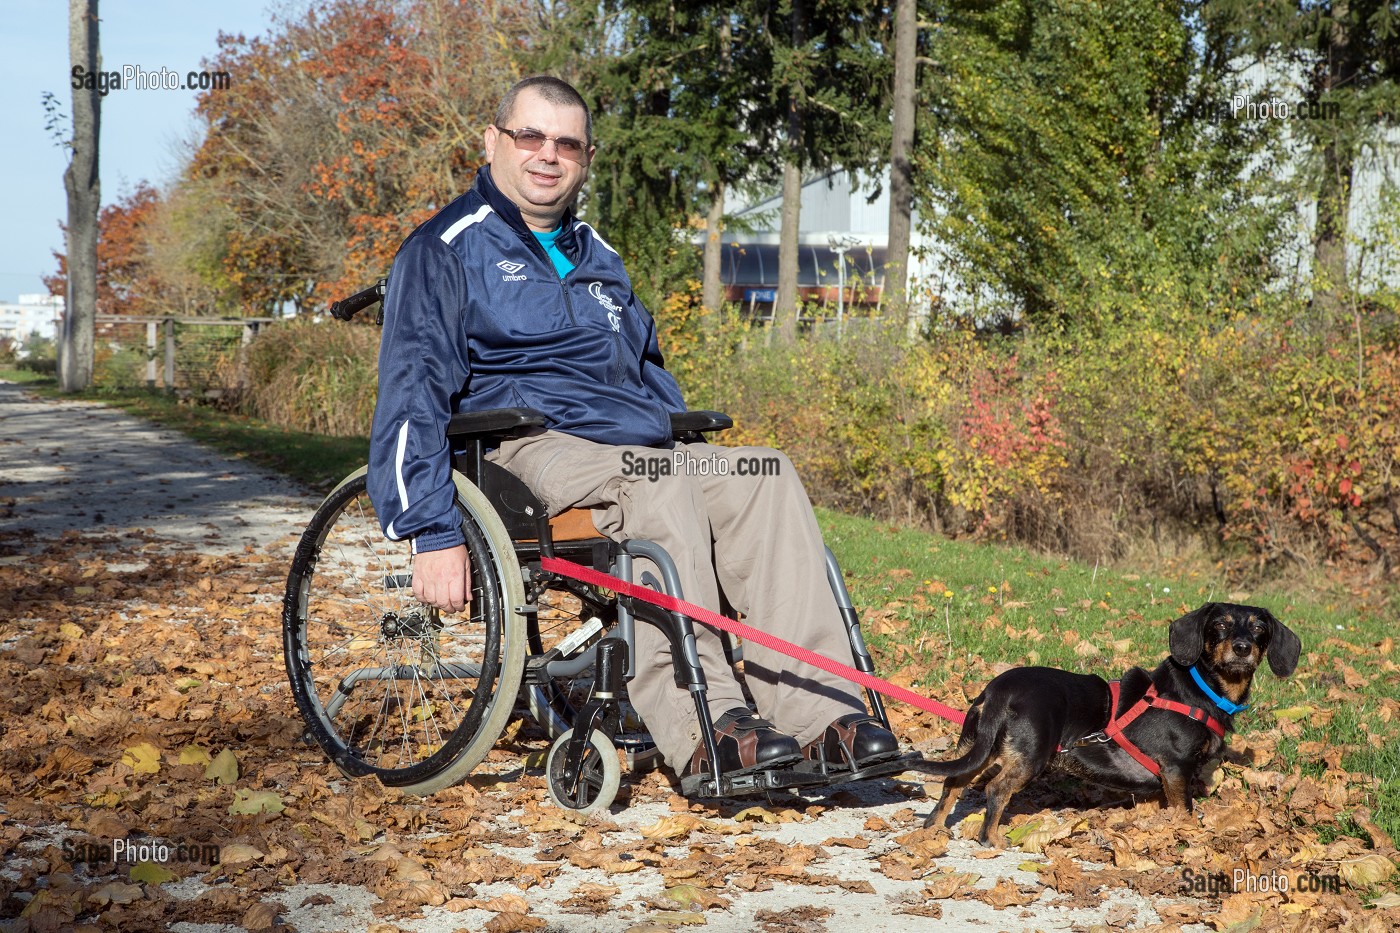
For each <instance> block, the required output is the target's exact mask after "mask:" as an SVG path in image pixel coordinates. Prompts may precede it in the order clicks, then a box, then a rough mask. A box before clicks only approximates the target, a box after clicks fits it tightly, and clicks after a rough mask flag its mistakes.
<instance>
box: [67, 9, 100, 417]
mask: <svg viewBox="0 0 1400 933" xmlns="http://www.w3.org/2000/svg"><path fill="white" fill-rule="evenodd" d="M68 57H69V64H70V65H72V66H73V67H77V66H81V67H82V68H83V70H84V72H85V73H86V74H97V73H98V72H99V70H100V67H101V66H100V63H99V61H98V52H97V0H68ZM101 100H102V98H101V96H99V93H98V91H97V89H96V88H95V87H94V88H92V89H89V88H76V89H74V91H73V158H72V160H71V161H70V162H69V163H68V170H67V171H65V172H64V173H63V187H64V189H65V190H66V191H67V192H68V242H67V245H66V247H65V248H66V251H67V254H68V292H67V296H66V297H65V301H64V312H63V333H62V335H61V338H62V339H61V346H60V347H59V354H58V375H59V385H60V387H61V388H62V389H63V391H64V392H76V391H80V390H82V389H86V388H87V387H88V385H90V384H91V383H92V342H93V325H94V322H95V320H96V316H97V211H98V208H99V207H100V206H101V202H102V192H101V188H100V185H99V182H98V172H97V140H98V133H99V129H100V117H101Z"/></svg>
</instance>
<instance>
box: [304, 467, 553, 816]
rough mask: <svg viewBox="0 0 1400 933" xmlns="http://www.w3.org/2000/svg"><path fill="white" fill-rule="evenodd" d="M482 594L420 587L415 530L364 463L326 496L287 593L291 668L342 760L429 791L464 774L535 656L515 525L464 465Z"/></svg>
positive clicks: (466, 522)
mask: <svg viewBox="0 0 1400 933" xmlns="http://www.w3.org/2000/svg"><path fill="white" fill-rule="evenodd" d="M453 478H454V480H455V481H456V484H457V507H458V510H459V512H460V513H461V517H462V530H463V533H464V534H465V536H466V542H467V552H468V555H469V557H470V560H471V572H472V600H471V603H470V604H469V605H468V607H467V608H466V609H465V610H464V611H463V612H462V613H458V614H450V615H449V614H446V613H440V612H439V611H438V610H436V609H432V608H429V607H426V606H424V605H422V604H421V603H419V602H418V601H417V600H415V599H414V598H413V586H412V579H413V565H412V554H411V551H410V546H409V543H408V542H407V541H401V542H395V541H389V540H387V539H386V538H385V537H384V535H383V533H382V531H381V530H380V524H379V519H378V517H377V515H376V514H375V511H374V507H373V505H372V504H371V503H370V500H369V496H368V495H367V494H366V492H365V471H364V469H361V470H359V471H358V472H356V473H353V474H351V475H350V476H349V477H347V478H346V479H345V480H344V481H343V482H342V483H341V484H340V485H339V486H338V487H336V489H335V490H334V491H333V492H331V494H330V495H329V496H327V497H326V499H325V501H324V502H322V503H321V506H320V508H319V509H317V511H316V514H315V516H314V517H313V518H312V520H311V524H310V525H309V526H308V527H307V529H306V531H305V533H304V534H303V535H302V538H301V542H300V544H298V546H297V550H296V556H295V558H294V559H293V562H292V570H291V573H290V575H289V576H288V578H287V593H286V597H285V600H284V602H283V614H282V629H283V647H284V650H285V653H286V662H287V675H288V677H289V679H290V681H291V686H292V694H293V696H294V697H295V698H296V703H297V707H298V709H299V710H300V711H301V715H302V718H303V719H304V720H305V721H306V724H307V728H308V731H309V733H310V734H311V736H312V737H313V738H314V739H315V740H316V742H317V743H318V744H319V745H320V746H321V748H322V749H323V750H324V751H325V753H326V755H327V756H329V757H330V759H331V761H332V762H333V763H334V764H335V765H336V767H338V768H339V769H340V770H341V771H342V772H344V773H345V774H347V775H349V776H351V777H365V776H369V775H375V776H376V777H378V778H379V779H380V780H381V781H382V782H383V783H384V784H386V785H389V786H393V787H398V788H400V789H402V790H405V791H408V792H410V793H417V794H428V793H432V792H433V791H437V790H441V789H442V788H444V787H448V786H450V785H452V784H455V783H457V782H459V781H461V780H462V779H463V778H465V777H466V776H467V774H468V773H469V772H470V771H471V770H472V769H473V768H474V767H476V765H477V764H478V763H480V762H481V760H482V759H483V758H484V757H486V753H487V752H489V751H490V750H491V747H492V746H493V745H494V744H495V742H496V739H497V738H499V737H500V734H501V730H502V729H503V728H504V727H505V723H506V721H507V720H508V719H509V717H510V714H511V709H512V706H513V704H514V701H515V698H516V696H517V693H518V691H519V688H520V678H521V673H522V670H523V666H524V653H525V630H524V629H525V627H524V625H523V624H522V622H521V620H520V619H519V617H518V616H517V615H516V614H515V612H514V610H515V608H516V607H518V606H520V605H522V604H523V602H524V593H523V591H522V588H521V582H520V571H519V567H518V565H517V564H516V562H515V553H514V550H513V548H512V547H511V544H510V538H509V536H508V535H507V534H506V531H505V529H504V527H503V526H502V525H501V522H500V519H499V518H498V517H497V516H496V513H495V512H494V511H493V510H492V509H491V507H490V506H489V505H488V504H487V503H486V500H485V498H484V497H483V496H482V495H481V493H480V492H479V491H478V490H477V489H476V487H474V486H472V485H471V484H470V483H468V482H467V481H466V480H465V479H464V478H462V477H461V476H460V475H458V474H454V476H453Z"/></svg>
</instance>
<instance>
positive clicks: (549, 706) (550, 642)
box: [525, 584, 660, 770]
mask: <svg viewBox="0 0 1400 933" xmlns="http://www.w3.org/2000/svg"><path fill="white" fill-rule="evenodd" d="M531 599H532V601H533V605H534V606H535V609H536V611H535V612H533V613H531V614H530V615H529V617H528V619H527V621H526V623H525V625H526V636H525V637H526V644H527V646H528V647H529V651H530V654H531V655H542V654H545V653H546V652H548V651H549V650H551V649H555V648H557V649H559V650H560V651H561V652H562V653H563V655H564V657H565V658H570V659H571V658H584V657H592V653H593V649H594V648H595V647H596V646H597V644H598V642H599V641H601V640H602V639H603V638H604V637H605V636H606V635H607V634H608V632H609V631H610V630H611V628H612V626H613V623H614V622H615V621H616V619H617V609H616V605H615V603H614V602H613V598H612V596H611V594H609V593H606V592H605V591H600V590H598V589H596V588H594V587H585V586H583V585H582V584H580V585H579V586H577V587H575V588H574V589H566V588H564V587H563V586H560V585H551V586H549V587H545V588H541V587H538V586H536V587H535V588H534V590H533V591H532V594H531ZM637 624H638V625H645V624H647V623H645V622H642V621H640V620H639V621H638V622H637ZM592 698H593V669H592V668H591V667H588V668H585V669H584V670H582V671H580V672H579V673H578V674H575V675H573V676H567V677H552V678H549V679H548V681H547V682H545V683H542V684H530V685H528V686H527V689H526V691H525V700H526V703H527V704H528V706H529V708H530V715H531V716H532V717H533V718H534V720H535V722H537V723H539V724H540V726H541V727H542V728H543V729H544V731H545V733H546V734H547V735H548V736H549V737H550V738H551V739H557V738H559V737H560V736H562V735H564V734H565V733H567V732H568V731H569V730H570V729H572V728H573V726H574V718H575V715H576V714H577V712H578V711H579V710H581V709H583V707H584V705H585V704H586V703H587V702H588V701H589V700H591V699H592ZM621 707H622V708H621V715H622V721H621V723H620V728H619V731H618V734H617V736H616V737H615V738H614V740H613V741H614V743H615V744H616V746H617V747H618V748H619V749H621V750H622V751H623V752H624V753H625V755H626V756H627V765H628V767H629V768H631V769H632V770H645V769H646V768H649V767H653V766H655V765H656V764H658V763H659V762H660V754H659V753H658V752H657V750H656V745H655V744H654V743H653V742H652V740H651V734H650V733H649V732H648V731H647V727H646V724H645V723H643V722H642V719H641V717H640V716H638V715H637V712H636V710H634V709H633V708H632V704H631V703H629V702H628V701H627V699H626V698H625V697H623V698H622V700H621Z"/></svg>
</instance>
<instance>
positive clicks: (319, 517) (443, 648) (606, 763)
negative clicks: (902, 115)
mask: <svg viewBox="0 0 1400 933" xmlns="http://www.w3.org/2000/svg"><path fill="white" fill-rule="evenodd" d="M368 291H371V290H367V292H368ZM380 293H381V294H382V286H381V292H380ZM365 294H366V293H361V294H360V295H359V296H356V298H361V297H363V296H364V295H365ZM361 306H364V305H363V304H362V305H361ZM353 313H354V311H351V312H350V314H353ZM337 316H339V315H337ZM545 424H546V419H545V417H544V416H543V415H542V414H541V413H539V412H536V411H532V410H530V409H524V408H508V409H498V410H493V411H483V412H470V413H461V414H457V415H454V416H453V417H452V418H451V420H450V422H449V424H448V426H447V436H448V439H449V442H450V446H451V448H452V450H453V451H454V453H453V476H452V478H453V482H454V484H455V486H456V505H457V509H458V511H459V513H460V516H461V522H462V531H463V534H464V536H465V539H466V547H467V554H468V559H469V562H470V566H471V597H472V598H471V601H470V602H469V603H468V605H467V607H466V608H465V609H464V610H463V611H462V612H460V613H455V614H449V613H444V612H440V611H439V610H438V609H436V608H433V607H429V606H424V605H422V604H421V603H419V602H418V601H417V600H416V599H414V597H413V589H412V579H413V577H412V560H413V557H412V552H411V547H410V544H409V542H407V541H398V542H395V541H390V540H388V539H386V538H385V537H384V535H383V532H382V531H381V525H380V522H379V519H378V516H377V515H376V513H375V510H374V506H373V504H372V503H371V502H370V499H369V496H368V495H367V493H366V477H365V468H364V467H362V468H360V469H359V470H357V471H356V472H354V473H352V474H351V475H350V476H348V477H346V478H345V479H344V480H343V481H341V483H340V484H339V485H337V486H336V487H335V489H334V490H332V491H331V493H330V494H329V495H328V496H327V497H326V498H325V500H324V501H323V502H322V503H321V505H320V506H319V508H318V509H317V510H316V513H315V514H314V516H313V517H312V519H311V521H310V523H309V524H308V526H307V528H306V530H305V532H304V533H303V534H302V536H301V539H300V541H299V542H298V544H297V548H296V551H295V554H294V556H293V559H292V566H291V570H290V573H289V574H288V578H287V588H286V593H285V597H284V600H283V616H282V628H283V650H284V654H285V659H286V668H287V675H288V679H289V681H290V684H291V689H292V694H293V696H294V697H295V700H296V704H297V708H298V710H299V712H300V713H301V716H302V718H303V720H304V721H305V723H306V726H307V734H308V736H309V737H310V738H311V739H314V740H315V742H316V743H317V744H318V745H319V746H320V747H321V749H322V750H323V751H324V752H325V754H326V755H327V756H328V757H329V759H330V760H331V762H332V763H333V764H334V765H335V766H336V767H337V768H338V769H339V770H340V771H341V772H342V773H344V774H345V775H347V776H349V777H352V778H359V777H368V776H370V775H373V776H375V777H377V778H378V779H379V780H380V781H381V782H382V783H383V784H385V785H386V786H390V787H396V788H399V789H400V790H403V791H405V792H408V793H414V794H430V793H433V792H435V791H438V790H441V789H443V788H446V787H449V786H452V785H454V784H457V783H460V782H461V781H462V780H464V779H465V778H466V777H467V775H468V774H470V773H471V771H472V770H473V769H474V768H475V767H476V766H477V765H478V764H479V763H480V762H481V761H482V760H483V759H484V758H485V757H486V755H487V753H488V752H489V751H490V750H491V749H492V747H493V746H494V745H495V743H496V741H497V739H498V738H499V737H500V736H501V734H502V732H503V731H504V729H505V726H506V724H507V722H508V721H509V720H510V719H511V717H512V715H513V713H514V711H515V709H516V707H517V703H518V705H519V706H520V707H523V708H524V710H526V711H528V714H529V716H530V717H531V718H532V719H533V720H534V721H535V722H536V723H537V724H538V725H539V726H540V727H541V728H542V729H543V730H544V731H545V732H546V733H547V735H548V736H549V737H550V739H552V744H551V746H550V749H549V752H548V755H547V757H546V759H545V765H544V766H545V772H546V777H547V783H548V788H549V795H550V797H551V798H552V800H553V801H554V802H555V803H556V804H557V805H559V806H561V807H564V808H567V809H570V810H575V811H580V812H582V813H591V812H594V811H597V810H602V809H605V808H607V807H609V806H610V805H611V804H612V802H613V800H614V798H615V797H616V794H617V792H618V790H619V787H620V782H621V770H622V769H621V762H620V761H619V758H620V757H621V758H625V759H626V760H627V762H628V764H629V766H631V767H633V768H639V767H643V766H645V765H647V764H649V763H650V762H652V761H653V760H654V759H656V758H657V757H659V756H658V753H657V751H656V748H655V746H654V745H653V744H652V743H651V740H650V737H649V735H648V734H647V732H646V727H645V724H644V723H642V722H641V720H640V718H639V717H638V716H637V714H636V712H635V711H634V710H632V708H631V707H630V705H629V704H628V703H627V701H626V695H625V685H626V681H627V680H628V679H629V676H630V673H631V672H630V670H629V661H630V658H631V656H632V645H633V635H634V632H635V626H636V625H637V624H639V623H640V624H645V625H656V626H658V627H660V628H661V629H662V631H663V632H665V633H666V635H667V637H668V639H669V642H670V645H671V653H672V658H673V661H674V665H675V679H676V683H677V685H678V686H681V687H683V688H687V689H689V690H690V692H691V693H692V695H693V697H694V698H695V706H696V715H697V717H698V719H699V723H700V727H701V735H702V736H704V741H706V742H707V743H709V748H708V749H707V751H708V753H709V761H711V762H718V761H719V760H720V757H719V754H718V750H717V748H716V747H715V738H714V729H713V725H714V724H713V722H712V720H711V717H710V713H709V708H708V706H707V705H706V701H705V673H704V671H703V670H702V669H701V667H700V663H699V658H698V656H697V654H696V651H695V646H694V634H693V633H694V625H695V624H696V623H695V622H694V621H693V620H692V619H690V618H689V617H688V616H686V615H684V614H682V613H679V612H673V611H669V610H665V609H662V608H660V607H658V606H656V605H653V604H651V603H648V602H646V601H644V600H640V599H635V598H632V597H628V596H625V595H620V594H619V593H617V592H615V591H612V590H609V589H606V588H603V587H600V586H596V585H591V584H586V583H583V582H580V581H578V580H576V579H573V578H571V577H568V576H565V575H563V574H560V573H557V572H550V571H547V570H545V569H543V568H542V566H541V561H542V560H543V559H546V558H553V557H559V558H563V559H565V560H569V561H573V562H575V563H578V564H581V565H584V566H586V567H591V568H593V569H595V570H600V571H603V572H605V573H608V574H610V575H612V576H614V577H616V578H619V579H621V580H624V581H628V582H638V583H641V584H642V585H643V586H645V587H647V588H649V589H653V590H657V591H659V592H663V593H666V594H668V595H670V596H673V597H676V598H678V599H684V598H685V596H684V593H682V591H681V586H680V583H679V577H678V574H677V572H676V569H675V565H674V563H673V562H672V561H671V558H670V557H669V555H667V554H666V552H665V550H664V549H662V548H661V547H660V546H658V545H656V544H655V543H653V542H649V541H623V542H616V541H612V540H610V539H608V538H606V537H603V536H602V535H601V534H600V533H599V532H597V530H596V529H595V528H594V527H593V522H592V517H591V513H590V510H588V509H572V510H569V511H566V512H564V513H562V514H560V515H558V516H555V517H553V518H551V517H549V515H548V514H547V510H546V508H545V506H544V505H543V504H542V503H541V502H540V500H539V499H538V498H537V497H536V496H535V495H534V493H533V492H531V490H530V489H529V488H528V487H527V486H526V485H525V484H524V483H522V482H521V481H520V480H519V479H517V478H516V477H515V476H514V475H513V474H511V473H509V472H508V471H506V470H505V469H503V468H501V467H499V466H497V465H496V464H494V463H492V462H490V461H489V460H487V459H486V458H485V453H486V451H487V450H489V449H491V448H493V447H496V446H499V444H500V443H501V442H502V441H504V440H506V439H508V438H512V437H517V436H520V435H521V434H523V433H526V432H529V431H532V430H537V429H540V428H543V427H544V426H545ZM731 424H732V422H731V421H730V419H729V418H728V417H727V416H725V415H722V414H719V413H716V412H705V411H692V412H685V413H677V414H673V415H672V430H673V434H674V437H675V440H676V442H677V443H681V444H683V443H687V442H693V441H698V440H700V439H702V437H703V436H704V435H705V434H706V433H710V432H714V431H720V430H723V429H725V428H728V427H730V426H731ZM642 558H645V559H648V560H649V561H651V563H652V564H653V565H654V566H655V567H657V568H658V571H659V573H660V579H657V578H656V576H655V575H653V574H652V573H650V572H645V573H643V574H642V575H641V579H640V580H637V581H634V580H633V573H634V562H635V561H637V560H638V559H642ZM826 575H827V579H828V581H829V583H830V585H831V588H832V592H833V595H834V596H835V599H836V602H837V605H838V606H839V607H840V611H841V616H842V618H843V621H844V624H845V628H846V632H847V635H848V638H849V641H850V646H851V653H852V659H853V664H852V666H854V667H855V668H856V669H858V670H861V671H864V672H866V673H873V671H874V664H873V661H872V659H871V657H870V653H869V651H868V650H867V649H866V646H865V643H864V640H863V639H862V637H861V632H860V625H859V621H858V618H857V615H856V611H855V609H854V607H853V606H852V604H851V599H850V595H849V593H848V592H847V590H846V587H845V584H844V581H843V579H842V576H841V571H840V568H839V567H838V566H837V563H836V560H835V558H834V557H833V556H832V554H831V552H830V550H828V551H827V554H826ZM733 655H734V657H733V660H738V657H739V650H738V649H733ZM867 696H868V699H869V702H870V707H871V712H872V714H873V715H874V716H875V717H876V718H877V719H878V720H880V721H881V723H882V724H884V725H885V727H886V728H888V727H889V720H888V717H887V715H886V714H885V710H884V706H883V704H882V702H881V699H880V697H879V695H878V694H876V693H874V692H871V691H867ZM619 752H621V756H620V755H619ZM904 769H905V763H904V762H903V761H902V760H895V761H885V762H881V763H879V764H877V765H873V766H870V767H868V768H866V769H865V770H862V771H858V772H852V771H850V770H845V769H842V770H839V771H838V770H828V768H827V766H826V764H825V763H810V762H808V763H802V764H800V765H794V766H792V767H790V768H786V769H775V770H756V771H745V772H739V773H736V774H714V773H710V772H708V771H702V772H701V773H699V774H695V775H689V776H687V777H685V778H683V779H682V782H681V792H682V793H683V794H685V795H686V796H689V797H737V796H743V795H747V794H760V793H766V792H770V791H777V790H790V791H794V792H799V793H800V792H802V791H803V790H804V789H815V788H817V787H819V786H822V785H827V784H831V783H833V782H838V781H839V782H842V783H844V782H847V781H852V780H862V779H866V778H870V777H877V776H880V775H885V774H893V773H897V772H899V771H902V770H904Z"/></svg>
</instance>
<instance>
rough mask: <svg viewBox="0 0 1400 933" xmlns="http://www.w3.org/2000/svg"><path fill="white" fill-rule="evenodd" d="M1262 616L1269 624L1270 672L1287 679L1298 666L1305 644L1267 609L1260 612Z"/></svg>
mask: <svg viewBox="0 0 1400 933" xmlns="http://www.w3.org/2000/svg"><path fill="white" fill-rule="evenodd" d="M1259 614H1260V616H1262V617H1263V619H1264V621H1265V622H1267V623H1269V629H1270V631H1269V652H1268V655H1267V657H1268V659H1269V670H1271V671H1273V672H1274V673H1275V674H1276V675H1278V676H1279V677H1287V676H1288V675H1289V674H1291V673H1293V669H1294V668H1296V667H1297V666H1298V655H1299V654H1301V653H1302V651H1303V642H1302V641H1301V640H1300V639H1299V638H1298V636H1297V635H1295V634H1294V633H1293V630H1292V629H1291V628H1289V627H1288V626H1286V625H1284V624H1283V623H1282V622H1280V621H1279V620H1278V619H1275V618H1274V614H1273V613H1272V612H1270V611H1269V610H1267V609H1260V610H1259Z"/></svg>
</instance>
